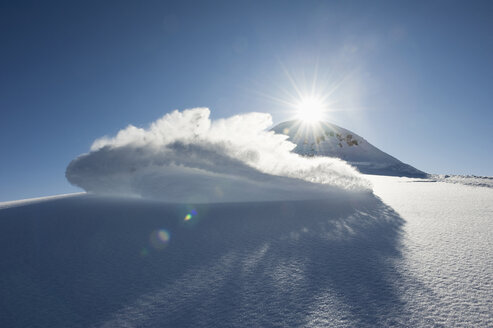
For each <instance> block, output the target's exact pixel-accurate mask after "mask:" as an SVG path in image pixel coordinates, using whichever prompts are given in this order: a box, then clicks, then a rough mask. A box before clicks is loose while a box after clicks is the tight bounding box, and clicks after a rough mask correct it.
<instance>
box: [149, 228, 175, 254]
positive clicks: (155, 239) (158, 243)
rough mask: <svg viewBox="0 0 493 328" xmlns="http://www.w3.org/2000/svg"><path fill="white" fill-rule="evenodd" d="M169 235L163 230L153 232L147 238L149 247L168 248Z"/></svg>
mask: <svg viewBox="0 0 493 328" xmlns="http://www.w3.org/2000/svg"><path fill="white" fill-rule="evenodd" d="M170 237H171V236H170V233H169V232H168V231H167V230H165V229H159V230H154V231H153V232H152V233H151V236H150V237H149V241H150V243H151V246H152V247H154V248H155V249H158V250H160V249H164V248H165V247H166V246H168V243H169V240H170Z"/></svg>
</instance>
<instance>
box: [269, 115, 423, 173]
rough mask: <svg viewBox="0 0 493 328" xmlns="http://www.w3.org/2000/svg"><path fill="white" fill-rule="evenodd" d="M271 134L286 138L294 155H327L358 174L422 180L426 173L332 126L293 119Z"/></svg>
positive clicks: (352, 133) (350, 133) (362, 139)
mask: <svg viewBox="0 0 493 328" xmlns="http://www.w3.org/2000/svg"><path fill="white" fill-rule="evenodd" d="M272 131H274V132H275V133H279V134H285V135H287V136H289V140H290V141H291V142H293V143H294V144H296V148H295V149H294V152H296V153H298V154H300V155H304V156H329V157H337V158H340V159H342V160H345V161H347V162H348V163H349V164H351V165H353V166H354V167H356V168H357V169H358V170H359V171H360V172H361V173H365V174H376V175H389V176H404V177H412V178H425V177H427V176H428V174H427V173H425V172H423V171H420V170H418V169H416V168H414V167H412V166H411V165H409V164H405V163H403V162H401V161H399V160H398V159H397V158H395V157H392V156H390V155H389V154H387V153H385V152H383V151H381V150H380V149H378V148H377V147H375V146H373V145H372V144H371V143H369V142H368V141H366V140H365V139H364V138H363V137H361V136H359V135H357V134H356V133H354V132H352V131H349V130H346V129H344V128H341V127H339V126H337V125H335V124H331V123H326V122H323V123H322V122H320V123H315V124H310V125H308V124H304V123H302V122H301V121H297V120H293V121H287V122H283V123H280V124H278V125H276V126H275V127H274V128H272Z"/></svg>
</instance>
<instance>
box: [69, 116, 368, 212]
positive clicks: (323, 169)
mask: <svg viewBox="0 0 493 328" xmlns="http://www.w3.org/2000/svg"><path fill="white" fill-rule="evenodd" d="M209 115H210V111H209V109H207V108H195V109H189V110H184V111H182V112H180V111H177V110H175V111H173V112H172V113H169V114H166V115H164V116H163V117H162V118H160V119H158V120H157V121H155V122H154V123H152V124H151V125H150V127H149V128H148V129H143V128H137V127H135V126H132V125H130V126H128V127H127V128H125V129H123V130H121V131H120V132H118V134H117V135H116V136H115V137H113V138H108V137H103V138H100V139H97V140H96V141H95V142H94V143H93V145H92V147H91V151H90V152H89V153H87V154H83V155H81V156H79V157H77V158H76V159H74V160H73V161H72V162H71V163H70V164H69V166H68V167H67V171H66V177H67V179H68V180H69V182H70V183H72V184H74V185H77V186H79V187H81V188H83V189H85V190H86V191H88V192H93V193H98V194H105V195H119V196H137V197H144V198H152V199H159V200H164V201H170V202H187V203H190V202H197V203H204V202H231V201H262V200H303V199H321V198H326V197H328V196H329V195H330V194H333V192H334V190H338V191H339V192H340V189H341V188H342V189H344V190H347V191H369V190H370V189H371V187H370V184H369V182H368V181H366V180H365V179H364V178H362V177H361V176H360V175H359V173H358V172H357V171H356V170H355V169H354V168H353V167H351V166H349V165H348V164H347V163H346V162H344V161H342V160H339V159H336V158H328V157H318V158H317V157H314V158H307V157H302V156H299V155H297V154H294V153H292V152H291V150H292V149H293V148H294V147H295V145H294V144H293V143H291V142H289V141H287V140H286V139H287V136H285V135H280V134H274V132H271V131H268V130H267V128H268V127H269V126H271V125H272V118H271V116H270V115H269V114H265V113H248V114H242V115H236V116H232V117H230V118H226V119H219V120H215V121H211V119H210V118H209Z"/></svg>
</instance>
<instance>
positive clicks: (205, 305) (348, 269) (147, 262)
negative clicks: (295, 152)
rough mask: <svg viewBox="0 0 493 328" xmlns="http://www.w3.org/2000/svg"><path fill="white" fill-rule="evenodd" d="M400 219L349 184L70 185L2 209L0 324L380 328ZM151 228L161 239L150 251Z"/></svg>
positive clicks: (389, 299)
mask: <svg viewBox="0 0 493 328" xmlns="http://www.w3.org/2000/svg"><path fill="white" fill-rule="evenodd" d="M188 213H196V214H195V215H193V216H192V217H191V219H190V220H184V217H185V216H186V214H188ZM403 223H404V221H403V220H402V219H401V218H400V217H399V216H398V214H397V213H396V212H394V211H393V210H392V209H391V208H389V207H388V206H386V205H385V204H383V203H382V202H381V201H380V200H379V199H378V198H376V197H375V196H374V195H372V194H370V193H351V192H341V194H340V195H339V196H338V197H337V199H326V200H317V201H296V202H293V201H290V202H283V201H279V202H256V203H223V204H201V205H186V204H184V205H178V204H165V203H158V202H149V201H144V200H135V199H111V198H97V197H94V196H80V197H73V198H67V199H60V200H53V201H46V202H43V203H38V204H30V205H26V206H22V207H16V208H8V209H4V210H0V252H1V254H0V255H1V257H2V262H1V264H0V269H1V270H0V275H1V279H0V289H1V290H2V292H1V296H0V302H1V303H0V306H1V308H2V311H3V312H4V313H5V314H4V315H2V316H1V319H0V325H1V326H5V327H16V326H31V327H35V326H39V327H45V326H50V327H67V326H70V327H77V326H80V327H87V326H96V327H99V326H103V327H113V326H120V327H163V326H165V327H179V326H187V327H192V326H193V327H199V326H204V327H205V326H244V327H254V326H256V327H260V326H261V327H286V326H321V325H331V326H360V327H361V326H390V325H393V324H395V320H396V318H398V317H399V316H400V314H401V313H402V311H403V307H404V306H403V302H402V300H401V299H400V298H399V294H398V292H397V291H396V289H395V286H394V284H393V282H394V281H396V279H399V274H398V272H397V271H396V268H395V265H394V263H395V261H396V260H398V259H399V258H400V250H401V244H400V235H401V227H402V225H403ZM159 229H166V230H167V232H169V236H170V238H169V241H168V242H167V243H164V241H165V239H163V240H164V241H163V240H161V241H160V240H154V241H153V242H154V246H156V248H154V247H153V246H152V243H150V236H151V235H153V236H154V237H155V236H156V234H155V231H157V230H159ZM153 232H154V234H153ZM154 239H155V238H154ZM160 242H161V244H159V243H160ZM156 243H157V244H156ZM161 248H163V249H161Z"/></svg>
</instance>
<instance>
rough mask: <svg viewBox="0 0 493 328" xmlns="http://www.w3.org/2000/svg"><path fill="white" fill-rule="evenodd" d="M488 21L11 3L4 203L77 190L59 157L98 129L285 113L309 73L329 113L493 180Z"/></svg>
mask: <svg viewBox="0 0 493 328" xmlns="http://www.w3.org/2000/svg"><path fill="white" fill-rule="evenodd" d="M492 17H493V2H492V1H485V2H480V1H461V2H453V1H387V2H380V1H258V2H257V1H242V2H240V1H223V2H220V1H210V2H208V3H206V2H205V1H201V2H199V1H121V0H120V1H113V2H110V1H106V2H105V1H33V2H27V1H10V2H8V1H3V2H2V3H1V4H0V26H1V29H0V42H1V50H2V51H1V52H0V59H1V60H0V72H1V73H0V148H1V155H0V201H4V200H13V199H20V198H28V197H37V196H45V195H52V194H59V193H67V192H73V191H77V190H78V189H77V188H75V187H73V186H70V185H69V184H68V182H67V181H66V179H65V176H64V172H65V168H66V166H67V164H68V163H69V162H70V161H71V160H72V159H73V158H75V157H76V156H77V155H79V154H81V153H84V152H87V151H88V150H89V147H90V145H91V143H92V142H93V141H94V139H96V138H98V137H101V136H103V135H113V134H115V133H116V132H117V131H118V130H119V129H121V128H124V127H125V126H126V125H128V124H134V125H137V126H142V127H145V126H146V125H147V124H148V123H150V122H151V121H153V120H155V119H157V118H158V117H160V116H162V115H163V114H165V113H167V112H169V111H171V110H173V109H185V108H191V107H200V106H205V107H209V108H211V110H212V117H213V118H220V117H227V116H231V115H233V114H236V113H242V112H250V111H260V112H269V113H272V115H273V118H274V122H275V123H279V122H281V121H283V120H286V119H289V118H290V117H291V116H292V112H291V111H290V110H289V108H287V107H286V106H285V105H284V104H283V103H282V102H281V101H279V100H283V99H287V100H288V98H289V95H291V96H292V95H295V94H296V93H295V88H294V86H293V82H294V83H295V84H296V85H297V86H298V87H300V88H307V87H308V86H310V85H311V82H312V80H313V79H314V77H315V75H316V77H317V79H316V81H317V83H316V85H317V88H318V89H319V90H320V92H326V91H327V90H331V98H330V99H331V100H330V102H331V106H332V110H331V111H330V113H329V120H330V121H331V122H332V123H335V124H338V125H341V126H342V127H345V128H347V129H349V130H352V131H353V132H355V133H357V134H359V135H361V136H363V137H365V138H366V139H367V140H368V141H369V142H371V143H372V144H374V145H375V146H377V147H378V148H380V149H381V150H383V151H385V152H387V153H389V154H391V155H393V156H395V157H397V158H398V159H400V160H402V161H403V162H406V163H409V164H411V165H413V166H415V167H416V168H418V169H421V170H424V171H426V172H429V173H449V174H476V175H489V176H493V151H492V150H493V19H492ZM315 73H316V74H315ZM292 81H293V82H292Z"/></svg>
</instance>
